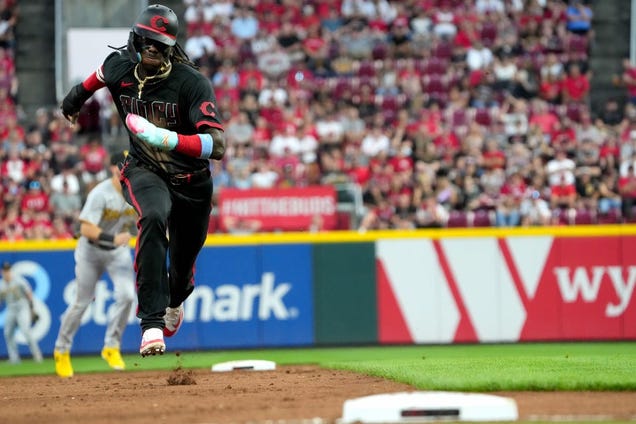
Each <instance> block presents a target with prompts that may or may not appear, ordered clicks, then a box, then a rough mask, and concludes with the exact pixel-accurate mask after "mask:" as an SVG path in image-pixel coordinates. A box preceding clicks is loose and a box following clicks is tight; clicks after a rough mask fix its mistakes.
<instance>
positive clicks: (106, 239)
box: [97, 231, 115, 244]
mask: <svg viewBox="0 0 636 424" xmlns="http://www.w3.org/2000/svg"><path fill="white" fill-rule="evenodd" d="M97 240H98V241H99V242H100V243H101V244H104V243H108V244H113V243H115V236H114V235H112V234H108V233H105V232H103V231H102V232H101V233H99V237H97Z"/></svg>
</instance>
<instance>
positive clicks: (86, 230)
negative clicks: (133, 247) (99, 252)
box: [80, 221, 132, 247]
mask: <svg viewBox="0 0 636 424" xmlns="http://www.w3.org/2000/svg"><path fill="white" fill-rule="evenodd" d="M80 234H81V235H83V236H84V237H86V238H87V239H89V240H91V241H92V242H94V243H97V244H99V245H101V246H104V247H113V246H123V245H125V244H128V242H129V241H130V238H131V237H132V236H131V235H130V233H129V232H128V231H123V232H121V233H117V234H108V233H106V232H104V231H103V230H102V229H101V228H100V227H99V226H97V225H95V224H93V223H92V222H89V221H81V224H80Z"/></svg>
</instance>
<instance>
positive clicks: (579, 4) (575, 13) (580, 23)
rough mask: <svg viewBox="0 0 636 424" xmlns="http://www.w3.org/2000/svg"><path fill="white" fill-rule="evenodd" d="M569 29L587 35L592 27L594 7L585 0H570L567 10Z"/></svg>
mask: <svg viewBox="0 0 636 424" xmlns="http://www.w3.org/2000/svg"><path fill="white" fill-rule="evenodd" d="M566 14H567V26H566V27H567V30H568V31H570V32H572V33H574V34H578V35H587V34H588V33H589V32H590V30H591V29H592V18H593V17H594V14H593V13H592V9H591V8H590V7H589V6H588V5H586V4H585V3H584V2H583V0H570V1H569V5H568V7H567V10H566Z"/></svg>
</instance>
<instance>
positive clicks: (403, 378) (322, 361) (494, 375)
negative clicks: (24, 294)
mask: <svg viewBox="0 0 636 424" xmlns="http://www.w3.org/2000/svg"><path fill="white" fill-rule="evenodd" d="M72 359H73V366H74V368H75V373H76V374H77V373H88V372H104V371H109V368H108V367H107V366H106V363H105V362H104V361H103V360H102V359H101V358H100V357H99V355H94V356H74V357H73V358H72ZM124 359H125V360H126V364H127V369H128V371H135V370H139V371H144V370H145V371H147V370H161V369H165V370H170V369H174V368H176V367H183V368H208V369H209V368H210V367H211V366H212V365H213V364H215V363H218V362H224V361H229V360H238V359H267V360H272V361H275V362H276V363H277V364H279V365H300V364H315V365H320V366H322V367H326V368H334V369H343V370H351V371H355V372H359V373H364V374H369V375H374V376H378V377H385V378H388V379H391V380H395V381H400V382H404V383H408V384H411V385H413V386H414V387H416V388H418V389H427V390H456V391H498V390H504V391H506V390H636V343H628V342H620V343H619V342H617V343H532V344H497V345H494V344H493V345H490V344H485V345H444V346H393V347H355V348H317V349H305V348H298V349H267V350H237V351H208V352H182V353H180V354H177V353H175V352H170V351H169V352H167V353H166V354H165V355H164V356H162V357H149V358H141V357H139V356H138V355H124ZM53 368H54V364H53V360H52V359H51V358H47V359H45V361H44V362H43V363H40V364H37V363H34V362H33V361H31V360H28V359H27V360H24V361H23V363H22V364H20V365H9V364H7V363H6V361H3V363H2V364H1V365H0V377H7V376H16V375H41V374H53V373H54V371H53Z"/></svg>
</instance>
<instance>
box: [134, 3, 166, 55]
mask: <svg viewBox="0 0 636 424" xmlns="http://www.w3.org/2000/svg"><path fill="white" fill-rule="evenodd" d="M178 32H179V19H177V15H176V14H175V13H174V12H173V11H172V9H170V8H168V7H166V6H162V5H160V4H153V5H151V6H148V7H147V8H146V9H144V11H143V12H141V13H140V14H139V16H138V17H137V19H136V20H135V23H134V24H133V26H132V30H131V31H130V37H129V39H128V51H129V52H130V56H131V59H132V60H133V62H139V60H140V59H141V56H140V55H139V50H140V46H139V40H144V39H145V40H154V41H158V42H159V43H161V44H164V45H166V46H169V47H172V46H174V45H175V44H176V43H177V33H178Z"/></svg>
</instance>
